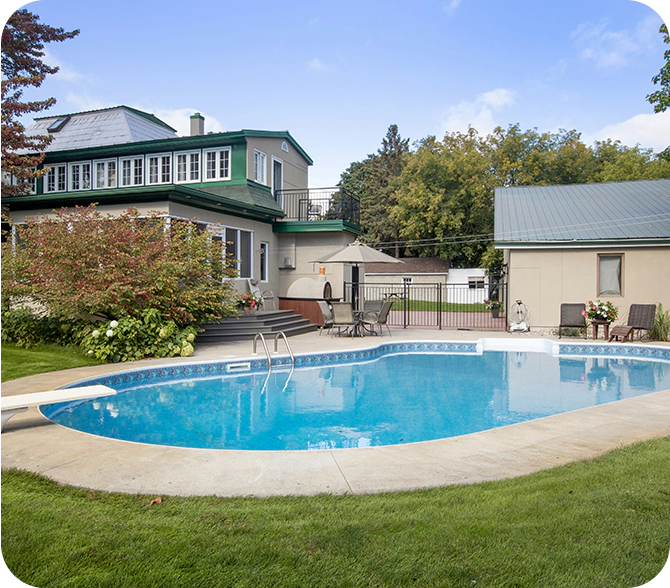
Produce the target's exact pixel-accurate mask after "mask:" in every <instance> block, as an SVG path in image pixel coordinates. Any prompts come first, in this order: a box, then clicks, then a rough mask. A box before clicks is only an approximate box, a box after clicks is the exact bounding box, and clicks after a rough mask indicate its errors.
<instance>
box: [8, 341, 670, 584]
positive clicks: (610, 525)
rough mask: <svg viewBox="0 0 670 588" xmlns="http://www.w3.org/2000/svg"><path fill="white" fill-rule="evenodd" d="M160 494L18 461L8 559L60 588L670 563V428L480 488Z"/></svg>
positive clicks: (525, 578) (376, 580)
mask: <svg viewBox="0 0 670 588" xmlns="http://www.w3.org/2000/svg"><path fill="white" fill-rule="evenodd" d="M2 359H3V362H2V370H3V380H4V379H9V376H8V374H10V373H11V374H18V375H15V376H11V377H20V376H21V375H28V374H29V373H39V372H40V371H45V369H53V367H54V366H57V367H58V368H61V369H62V368H65V367H74V366H75V365H82V362H84V365H88V363H89V362H90V360H88V358H86V357H83V356H81V355H76V354H74V353H72V354H71V353H70V351H69V350H63V349H60V348H55V347H53V348H40V349H33V350H25V349H17V348H12V347H11V346H6V345H3V346H2ZM12 364H21V365H12ZM6 370H7V371H6ZM24 372H25V373H24ZM152 498H154V497H153V496H140V495H123V494H108V493H104V492H98V491H93V490H86V489H79V488H72V487H67V486H61V485H58V484H56V483H54V482H52V481H50V480H48V479H46V478H42V477H39V476H37V475H34V474H30V473H27V472H23V471H18V470H4V471H3V473H2V554H3V556H4V559H5V562H6V564H7V565H8V567H9V568H10V569H11V570H12V571H13V572H14V573H15V575H16V576H17V577H18V578H20V579H21V580H22V581H23V582H26V583H28V584H30V585H34V586H49V587H53V588H59V587H63V588H64V587H68V588H70V587H86V588H89V587H109V588H125V587H128V588H143V587H151V588H158V587H160V588H163V587H170V588H172V587H175V588H179V587H185V588H186V587H187V588H199V587H203V588H210V587H217V586H252V587H254V588H259V587H262V586H272V587H274V586H279V587H284V586H300V587H302V586H306V587H313V586H314V587H318V586H338V587H339V586H351V587H358V586H398V587H401V586H402V587H404V586H425V587H431V588H432V587H439V586H445V587H460V586H463V587H466V586H467V587H472V586H486V587H524V588H525V587H533V586H548V587H552V588H553V587H560V588H571V587H575V588H577V587H579V588H582V587H584V588H586V587H588V588H598V587H602V588H619V587H620V588H629V587H632V586H639V585H641V584H644V583H645V582H647V581H649V580H650V579H652V578H653V577H654V576H655V575H656V574H657V573H658V572H659V571H660V570H661V568H662V567H663V565H664V564H665V562H666V561H667V559H668V550H669V548H670V524H668V523H669V521H670V438H665V439H658V440H655V441H651V442H645V443H640V444H637V445H634V446H631V447H624V448H621V449H619V450H616V451H613V452H611V453H608V454H606V455H604V456H601V457H600V458H598V459H595V460H593V461H585V462H577V463H573V464H569V465H567V466H563V467H560V468H556V469H553V470H547V471H543V472H538V473H536V474H533V475H530V476H525V477H522V478H516V479H514V480H507V481H503V482H495V483H486V484H476V485H470V486H452V487H446V488H438V489H432V490H424V491H415V492H402V493H390V494H378V495H370V496H326V495H322V496H316V497H306V498H272V499H258V498H246V499H242V498H231V499H224V498H215V497H205V498H180V497H169V496H164V497H162V498H163V500H162V502H161V503H159V504H154V505H153V506H150V502H151V499H152Z"/></svg>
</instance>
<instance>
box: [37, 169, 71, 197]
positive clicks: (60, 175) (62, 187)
mask: <svg viewBox="0 0 670 588" xmlns="http://www.w3.org/2000/svg"><path fill="white" fill-rule="evenodd" d="M47 167H48V168H49V171H48V172H47V173H46V174H45V175H44V181H43V183H42V191H43V192H44V193H45V194H52V193H54V192H67V164H65V163H56V164H53V165H49V166H47ZM52 177H53V183H54V187H53V189H49V184H50V182H51V178H52ZM61 180H62V184H61Z"/></svg>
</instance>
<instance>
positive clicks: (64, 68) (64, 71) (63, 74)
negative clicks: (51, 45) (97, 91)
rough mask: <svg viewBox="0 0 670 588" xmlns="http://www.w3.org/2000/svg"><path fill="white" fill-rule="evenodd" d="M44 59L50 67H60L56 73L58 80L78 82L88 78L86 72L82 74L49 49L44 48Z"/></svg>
mask: <svg viewBox="0 0 670 588" xmlns="http://www.w3.org/2000/svg"><path fill="white" fill-rule="evenodd" d="M43 61H44V63H46V64H47V65H48V66H49V67H58V72H57V73H56V74H55V75H56V79H58V80H61V81H65V82H76V81H80V80H83V79H85V78H86V76H85V75H84V74H81V73H79V72H78V71H75V70H74V69H72V68H71V67H69V66H68V65H66V64H64V63H63V62H62V61H61V60H60V59H58V58H57V57H56V56H55V55H54V54H53V53H50V52H49V50H48V49H45V50H44V57H43Z"/></svg>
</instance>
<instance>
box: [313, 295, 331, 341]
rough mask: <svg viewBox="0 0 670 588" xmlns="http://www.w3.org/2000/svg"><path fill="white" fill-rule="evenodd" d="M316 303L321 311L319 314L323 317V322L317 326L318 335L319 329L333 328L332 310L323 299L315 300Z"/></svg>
mask: <svg viewBox="0 0 670 588" xmlns="http://www.w3.org/2000/svg"><path fill="white" fill-rule="evenodd" d="M316 303H317V304H318V305H319V310H320V311H321V316H322V317H323V324H322V325H321V326H320V327H319V336H320V335H321V331H323V330H324V329H328V330H329V331H330V329H332V328H333V311H332V310H331V308H330V306H328V303H327V302H326V301H325V300H317V301H316Z"/></svg>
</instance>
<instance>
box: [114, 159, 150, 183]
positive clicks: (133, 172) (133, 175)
mask: <svg viewBox="0 0 670 588" xmlns="http://www.w3.org/2000/svg"><path fill="white" fill-rule="evenodd" d="M138 162H139V163H140V165H141V166H142V169H141V170H139V172H140V173H139V175H138V173H137V172H138V169H137V164H138ZM126 163H129V164H130V182H129V183H126V182H125V176H124V171H125V170H124V165H125V164H126ZM145 165H146V163H145V157H144V155H136V156H134V157H121V158H119V169H118V170H117V174H118V177H119V180H120V181H119V187H121V188H128V187H132V186H143V185H144V177H145V173H144V171H145V170H144V168H145ZM138 179H139V181H138Z"/></svg>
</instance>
